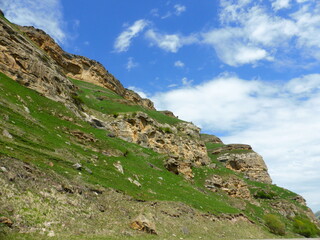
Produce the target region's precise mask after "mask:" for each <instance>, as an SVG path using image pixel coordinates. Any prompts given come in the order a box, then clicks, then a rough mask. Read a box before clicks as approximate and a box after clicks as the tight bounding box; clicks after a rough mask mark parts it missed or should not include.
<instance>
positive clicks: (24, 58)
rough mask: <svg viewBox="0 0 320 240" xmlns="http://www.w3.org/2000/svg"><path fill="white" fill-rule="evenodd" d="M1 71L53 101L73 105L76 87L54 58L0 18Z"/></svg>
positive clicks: (14, 26)
mask: <svg viewBox="0 0 320 240" xmlns="http://www.w3.org/2000/svg"><path fill="white" fill-rule="evenodd" d="M0 71H1V72H3V73H5V74H6V75H8V76H10V77H11V78H12V79H14V80H16V81H19V82H20V83H21V84H23V85H25V86H26V87H29V88H31V89H34V90H36V91H38V92H39V93H41V94H43V95H44V96H46V97H48V98H50V99H53V100H55V101H61V102H65V103H67V104H68V103H69V105H70V104H71V105H72V102H73V99H72V96H74V95H75V86H74V85H73V84H72V83H71V82H70V81H69V79H68V78H67V77H66V76H65V75H64V73H63V72H62V70H61V68H59V67H58V66H57V65H56V63H55V61H54V60H52V59H51V58H50V57H48V56H47V54H46V53H44V52H43V51H42V50H41V49H39V48H37V47H36V46H35V45H34V44H32V42H31V41H30V40H29V39H28V37H26V36H24V35H23V34H22V33H21V32H20V31H19V30H18V27H17V26H16V25H13V24H10V23H8V22H7V21H6V20H5V19H4V18H3V17H0Z"/></svg>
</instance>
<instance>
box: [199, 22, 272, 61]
mask: <svg viewBox="0 0 320 240" xmlns="http://www.w3.org/2000/svg"><path fill="white" fill-rule="evenodd" d="M243 34H244V32H243V31H242V30H241V29H240V28H225V29H217V30H213V31H211V32H208V33H205V34H203V39H204V40H203V42H204V43H206V44H210V45H212V46H213V47H214V49H215V50H216V53H217V55H218V57H219V58H220V59H221V60H222V61H223V62H225V63H227V64H229V65H230V66H239V65H243V64H247V63H255V62H257V61H259V60H262V59H265V60H272V58H271V57H270V56H268V53H267V52H266V51H265V50H264V49H262V48H259V47H256V46H254V45H252V44H247V43H246V41H244V40H243V39H242V38H243Z"/></svg>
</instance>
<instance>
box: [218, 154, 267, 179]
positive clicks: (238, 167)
mask: <svg viewBox="0 0 320 240" xmlns="http://www.w3.org/2000/svg"><path fill="white" fill-rule="evenodd" d="M217 160H218V161H220V162H222V163H223V164H224V165H225V166H226V167H227V168H229V169H231V170H233V171H236V172H241V173H243V174H244V175H245V176H246V177H248V178H249V179H250V180H253V181H258V182H263V183H269V184H271V183H272V180H271V178H270V175H269V173H268V168H267V166H266V164H265V162H264V160H263V158H262V157H261V156H260V155H259V154H258V153H256V152H254V151H251V152H244V153H223V154H220V155H219V156H218V157H217Z"/></svg>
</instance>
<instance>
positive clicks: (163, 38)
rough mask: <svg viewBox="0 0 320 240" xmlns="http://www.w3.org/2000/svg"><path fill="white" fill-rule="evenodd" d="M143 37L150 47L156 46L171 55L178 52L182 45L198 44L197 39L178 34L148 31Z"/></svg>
mask: <svg viewBox="0 0 320 240" xmlns="http://www.w3.org/2000/svg"><path fill="white" fill-rule="evenodd" d="M145 36H146V38H147V39H148V40H149V41H150V42H151V44H152V45H156V46H158V47H159V48H161V49H163V50H165V51H167V52H172V53H176V52H178V50H179V49H180V48H181V47H183V46H184V45H190V44H193V43H196V42H198V39H197V37H196V36H193V35H190V36H187V37H185V36H181V35H180V34H163V33H159V32H156V31H155V30H153V29H149V30H148V31H147V32H146V34H145Z"/></svg>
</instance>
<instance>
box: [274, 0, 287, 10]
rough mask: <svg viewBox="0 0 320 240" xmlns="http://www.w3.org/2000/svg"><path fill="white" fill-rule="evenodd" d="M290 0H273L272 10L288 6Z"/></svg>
mask: <svg viewBox="0 0 320 240" xmlns="http://www.w3.org/2000/svg"><path fill="white" fill-rule="evenodd" d="M290 2H291V0H275V1H273V2H272V7H273V9H274V10H276V11H278V10H280V9H282V8H289V7H290V6H291V5H290Z"/></svg>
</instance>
